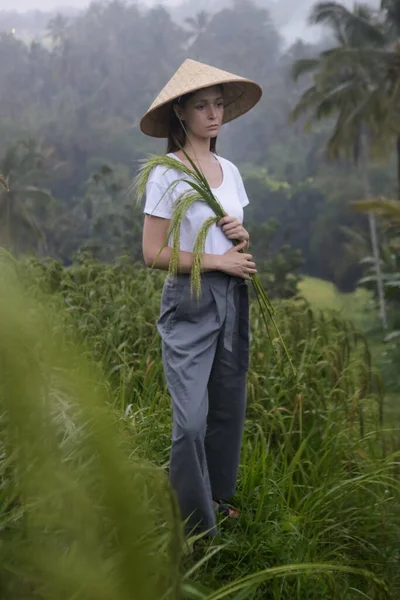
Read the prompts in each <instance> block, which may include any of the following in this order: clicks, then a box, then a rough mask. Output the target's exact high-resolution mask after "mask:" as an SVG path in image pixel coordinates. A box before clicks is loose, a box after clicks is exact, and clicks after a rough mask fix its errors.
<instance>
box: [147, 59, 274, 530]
mask: <svg viewBox="0 0 400 600" xmlns="http://www.w3.org/2000/svg"><path fill="white" fill-rule="evenodd" d="M261 94H262V92H261V88H260V87H259V86H258V85H257V84H255V83H254V82H251V81H249V80H246V79H243V78H241V77H238V76H236V75H232V74H231V73H226V72H224V71H221V70H219V69H215V68H214V67H210V66H208V65H204V64H202V63H198V62H195V61H192V60H186V61H185V62H184V63H183V65H182V66H181V67H180V68H179V69H178V71H177V72H176V74H175V75H174V77H173V78H172V79H171V80H170V81H169V82H168V84H167V85H166V86H165V88H164V89H163V90H162V92H161V93H160V95H159V96H158V98H157V99H156V100H155V102H154V103H153V105H152V106H151V107H150V109H149V110H148V112H147V113H146V114H145V116H144V117H143V119H142V120H141V129H142V131H143V132H144V133H146V134H147V135H151V136H153V137H166V138H168V149H167V152H168V155H169V156H172V157H174V158H176V159H178V161H181V162H183V163H187V164H188V166H190V164H189V162H188V161H187V159H186V157H185V154H184V153H183V152H182V150H181V147H183V148H184V150H185V152H186V153H187V154H188V155H189V156H190V158H191V159H192V160H193V161H194V162H195V164H196V165H197V166H198V167H199V168H200V169H201V170H202V172H203V173H204V175H205V177H206V178H207V180H208V182H209V184H210V187H211V188H212V190H213V193H214V195H215V196H216V197H217V198H218V200H219V202H220V203H221V204H222V206H223V207H224V210H225V212H226V213H227V215H229V216H226V217H224V218H223V219H221V220H220V222H219V223H218V226H213V227H212V228H211V230H210V232H209V234H208V236H207V239H206V245H205V253H204V257H203V263H202V271H203V273H202V282H201V296H200V299H199V300H198V299H197V298H196V297H194V296H193V295H192V294H191V291H190V275H189V273H190V270H191V267H192V264H193V254H192V250H193V243H194V240H195V238H196V234H197V232H198V230H199V228H200V227H201V225H202V224H203V223H204V221H205V220H206V219H208V218H209V217H210V216H213V212H212V210H211V209H210V208H209V207H208V206H207V205H206V204H205V203H204V202H201V201H197V202H195V203H194V204H192V206H191V207H190V208H189V209H188V211H187V213H186V216H185V219H184V221H183V223H182V226H181V232H180V248H181V251H180V257H179V263H180V266H179V273H178V276H177V277H176V278H171V277H169V276H168V277H167V278H166V281H165V284H164V288H163V295H162V301H161V314H160V318H159V320H158V330H159V332H160V335H161V338H162V349H163V364H164V371H165V376H166V380H167V385H168V389H169V392H170V395H171V397H172V403H173V434H172V450H171V459H170V479H171V485H172V487H173V488H174V490H175V491H176V493H177V496H178V500H179V504H180V507H181V511H182V515H183V517H184V518H185V520H186V523H187V530H188V531H193V530H197V531H205V532H207V533H208V534H210V535H214V534H215V533H216V511H220V512H223V514H225V515H227V516H234V517H237V516H238V513H237V511H235V510H234V509H233V508H232V507H231V506H229V505H227V504H226V500H227V499H229V498H231V497H232V496H233V494H234V491H235V487H236V479H237V472H238V465H239V458H240V448H241V439H242V432H243V424H244V417H245V408H246V374H247V369H248V355H249V348H248V346H249V314H248V312H249V308H248V289H247V281H246V280H249V279H250V278H251V275H252V274H253V273H255V272H256V266H255V264H254V262H253V260H252V257H251V255H250V254H247V253H240V252H239V251H240V250H242V249H244V248H245V247H246V246H247V244H248V242H249V235H248V233H247V231H246V229H245V228H244V227H243V225H242V221H243V207H245V206H246V205H247V204H248V199H247V195H246V192H245V189H244V186H243V181H242V178H241V177H240V174H239V171H238V169H237V168H236V167H235V166H234V165H233V164H232V163H231V162H229V161H228V160H226V159H224V158H221V157H219V156H217V155H216V153H215V152H216V138H217V135H218V133H219V130H220V128H221V125H222V124H223V123H224V122H227V121H230V120H232V119H234V118H236V117H238V116H239V115H241V114H243V113H244V112H247V111H248V110H249V109H250V108H252V106H254V105H255V104H256V103H257V102H258V100H259V99H260V97H261ZM184 177H185V176H184V175H183V173H182V172H180V171H178V170H175V169H170V170H166V169H165V167H161V166H158V167H155V168H154V169H153V171H152V173H151V175H150V179H149V181H148V185H147V190H146V204H145V209H144V212H145V221H144V230H143V255H144V259H145V262H146V264H147V265H148V266H154V267H156V268H159V269H165V270H168V266H169V261H170V258H171V248H170V247H169V246H167V247H165V248H164V249H163V250H162V252H161V253H160V248H161V247H162V245H163V243H164V240H165V239H166V236H167V232H168V228H169V225H170V219H171V217H172V210H173V203H174V200H175V199H176V198H177V197H178V196H179V195H180V194H181V193H182V192H184V191H185V190H187V189H188V188H189V186H188V184H187V183H185V182H184V181H181V182H180V183H179V184H178V186H177V187H169V186H170V184H171V183H172V182H173V181H176V180H177V179H182V178H184ZM233 240H238V241H239V242H240V243H239V244H238V245H237V246H234V245H233Z"/></svg>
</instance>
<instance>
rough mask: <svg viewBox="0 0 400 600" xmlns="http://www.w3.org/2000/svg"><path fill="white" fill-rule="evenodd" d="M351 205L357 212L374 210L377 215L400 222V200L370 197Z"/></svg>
mask: <svg viewBox="0 0 400 600" xmlns="http://www.w3.org/2000/svg"><path fill="white" fill-rule="evenodd" d="M351 205H352V207H353V208H354V210H355V211H357V212H362V213H367V212H373V213H375V214H376V215H379V216H382V217H387V218H389V219H391V220H392V221H394V222H395V223H400V202H399V201H397V200H389V199H388V198H370V199H368V200H358V201H356V202H352V203H351Z"/></svg>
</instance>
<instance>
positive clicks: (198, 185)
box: [133, 148, 296, 374]
mask: <svg viewBox="0 0 400 600" xmlns="http://www.w3.org/2000/svg"><path fill="white" fill-rule="evenodd" d="M181 150H182V152H183V154H184V155H185V157H186V159H187V160H188V162H189V164H190V166H191V169H190V168H189V167H187V166H186V165H185V164H184V163H183V162H181V161H179V160H177V159H175V158H171V157H170V156H166V155H153V156H151V157H150V158H149V159H148V161H147V162H145V163H144V165H143V166H142V167H141V168H140V171H139V174H138V175H137V177H136V179H135V180H134V183H133V189H134V190H136V192H137V195H138V201H139V200H140V199H141V198H142V197H143V195H144V193H145V191H146V185H147V182H148V179H149V177H150V174H151V172H152V170H153V168H154V167H156V166H159V165H161V166H165V167H166V168H167V169H175V170H177V171H181V172H183V173H184V174H185V175H187V176H188V177H189V179H186V178H184V179H178V180H175V181H174V182H172V184H170V185H171V186H172V185H173V184H175V183H176V184H177V183H179V182H181V181H183V182H184V183H186V184H187V185H189V186H190V187H191V188H192V189H193V190H194V191H195V192H197V194H198V197H197V198H196V199H197V200H200V199H201V200H202V201H204V202H206V204H207V205H208V206H209V207H210V208H211V209H212V210H213V212H214V213H215V215H216V220H215V221H214V222H215V223H216V222H218V221H219V220H220V219H222V218H223V217H225V216H227V215H226V212H225V211H224V209H223V207H222V206H221V204H220V203H219V202H218V200H217V198H216V197H215V196H214V194H213V192H212V190H211V187H210V185H209V183H208V181H207V178H206V177H205V175H204V173H203V172H202V171H201V170H200V169H199V168H198V167H197V165H196V164H195V163H194V161H193V160H192V159H191V157H190V156H189V155H188V153H187V152H186V151H185V150H184V149H183V148H181ZM165 193H166V192H165ZM165 193H164V195H165ZM186 193H187V192H186ZM186 193H185V195H186ZM164 195H163V197H164ZM191 204H192V203H190V204H189V205H191ZM182 206H183V204H182V203H180V202H179V197H178V199H177V200H176V201H175V202H174V208H173V217H172V221H173V222H174V227H173V232H174V240H173V249H172V256H171V261H170V268H169V270H170V272H172V273H176V272H177V270H178V265H179V249H178V243H179V239H178V238H179V231H180V225H181V223H182V221H183V219H184V216H185V214H186V211H183V209H182ZM176 210H178V214H177V215H176V217H175V211H176ZM210 227H211V225H209V228H210ZM209 228H208V229H209ZM170 235H171V228H170V230H169V232H168V235H167V239H166V240H165V242H164V245H163V247H162V248H161V250H160V252H161V251H162V249H163V248H165V246H166V245H167V244H168V241H169V236H170ZM199 235H200V236H201V239H199V240H198V239H197V238H198V236H199ZM203 235H204V230H203V229H202V228H201V229H200V231H199V232H198V236H197V238H196V240H195V243H194V263H193V266H194V265H196V266H195V272H194V273H192V286H191V287H192V293H197V296H199V295H200V291H201V277H199V275H198V272H196V270H197V271H198V265H199V263H200V264H201V261H202V255H203V252H204V243H205V240H204V243H203ZM233 243H234V244H235V245H237V244H239V241H234V242H233ZM200 249H203V251H202V252H201V253H200ZM158 256H159V255H157V257H158ZM171 263H172V264H171ZM153 265H154V263H153ZM193 266H192V270H193ZM251 281H252V284H253V288H254V291H255V294H256V297H257V300H258V303H259V305H260V309H261V314H262V318H263V321H264V325H265V327H266V330H267V334H268V337H269V339H270V341H271V344H272V350H273V354H274V357H275V360H276V361H277V363H278V359H277V355H276V351H275V348H274V345H273V343H272V337H271V332H270V330H269V324H268V319H267V315H268V317H269V319H270V320H271V321H272V324H273V326H274V328H275V330H276V333H277V335H278V338H279V341H280V343H281V345H282V347H283V349H284V352H285V355H286V357H287V359H288V361H289V364H290V366H291V369H292V371H293V373H294V374H295V373H296V370H295V368H294V365H293V362H292V359H291V357H290V354H289V351H288V349H287V347H286V344H285V342H284V340H283V337H282V335H281V332H280V330H279V328H278V325H277V323H276V321H275V319H274V312H275V311H274V308H273V306H272V303H271V301H270V300H269V298H268V296H267V294H266V293H265V291H264V289H263V287H262V285H261V282H260V280H259V278H258V276H257V275H256V274H253V275H252V276H251Z"/></svg>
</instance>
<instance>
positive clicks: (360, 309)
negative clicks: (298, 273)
mask: <svg viewBox="0 0 400 600" xmlns="http://www.w3.org/2000/svg"><path fill="white" fill-rule="evenodd" d="M299 291H300V294H301V295H302V296H303V297H304V298H305V299H306V300H307V302H309V303H310V306H311V308H312V309H313V310H335V311H338V312H339V313H340V314H341V315H342V316H343V318H345V319H349V320H351V321H352V322H353V323H354V324H355V325H356V327H357V328H358V329H360V330H361V331H363V332H367V331H368V330H370V329H374V328H376V327H378V326H379V321H378V317H377V313H376V307H375V305H374V301H373V297H372V294H371V292H369V291H368V290H365V289H362V288H358V289H357V290H356V291H354V292H352V293H348V294H344V293H341V292H339V290H338V289H337V287H336V286H335V285H334V284H333V283H331V282H330V281H325V280H324V279H318V278H316V277H303V278H302V280H301V281H300V283H299Z"/></svg>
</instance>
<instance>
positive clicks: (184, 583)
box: [0, 256, 400, 600]
mask: <svg viewBox="0 0 400 600" xmlns="http://www.w3.org/2000/svg"><path fill="white" fill-rule="evenodd" d="M2 262H3V267H2V271H1V273H2V283H3V284H5V283H7V285H2V286H1V294H0V295H1V311H0V314H1V319H2V332H3V333H2V337H1V361H0V365H1V380H2V382H4V383H3V385H2V393H1V395H0V399H1V403H2V404H1V410H2V423H3V444H4V456H5V458H6V460H5V461H3V463H2V468H3V475H2V482H3V483H2V494H3V498H4V499H6V498H7V502H5V503H3V505H2V513H1V514H2V517H1V519H2V522H3V533H2V547H1V548H2V552H1V560H2V576H1V579H0V585H1V592H2V594H1V595H2V598H5V599H8V598H10V599H11V598H12V599H13V600H19V599H21V600H22V598H27V597H28V598H31V597H32V598H40V599H42V598H43V599H44V598H46V599H47V598H54V597H57V598H60V599H62V598H70V597H71V594H72V593H74V597H76V598H82V599H85V600H87V599H89V598H93V599H97V598H107V599H108V598H110V599H111V598H120V597H121V598H128V597H137V594H138V590H139V591H140V590H143V591H142V592H140V595H139V596H140V598H154V600H156V598H157V599H158V598H160V597H165V598H174V599H175V598H181V597H186V598H210V599H211V598H235V599H238V598H252V599H258V598H260V599H261V598H263V599H264V598H271V599H274V600H275V599H276V600H278V599H285V598H287V599H289V598H290V599H291V598H293V597H298V598H310V599H311V598H315V600H317V599H318V600H320V599H321V598H326V599H327V600H328V599H329V600H330V599H331V598H332V597H339V598H343V599H353V598H358V597H360V596H361V597H362V594H364V595H367V596H368V597H370V598H374V599H378V598H384V597H393V598H395V597H397V594H398V592H399V591H400V579H399V575H398V569H397V563H398V560H399V549H398V535H399V522H398V514H399V502H400V484H399V481H398V478H397V476H396V470H397V468H398V457H397V453H396V452H395V450H396V448H398V440H399V437H398V433H397V432H393V431H392V432H388V431H386V430H384V429H383V425H382V424H383V419H384V413H383V411H384V404H383V397H382V387H381V380H380V377H379V374H378V373H377V372H375V370H374V369H373V368H372V367H371V362H370V361H371V357H370V353H369V350H368V345H367V343H366V341H365V339H364V338H363V337H362V336H361V335H359V334H357V333H356V332H355V331H354V329H353V327H352V326H351V325H350V324H349V323H348V322H346V321H344V320H343V319H341V318H340V317H338V316H334V315H331V316H327V315H324V314H321V315H318V314H317V313H314V312H312V311H311V309H310V308H309V307H308V305H307V304H305V303H304V301H286V302H284V303H281V304H279V305H278V306H277V319H278V324H279V327H280V329H281V331H282V333H283V335H284V337H285V341H286V343H287V345H288V348H289V351H290V352H291V355H292V357H293V360H294V364H295V367H296V369H297V374H296V375H294V374H293V372H292V370H291V368H290V365H289V364H288V363H285V361H283V365H284V369H283V372H282V369H281V370H278V369H277V366H276V365H275V363H274V361H273V360H272V350H271V345H270V343H269V341H268V339H267V338H266V337H265V335H264V334H263V327H262V325H261V323H262V321H261V315H260V313H259V310H258V308H257V306H256V305H253V306H252V335H253V341H252V354H251V370H250V373H249V386H248V391H249V407H248V419H247V423H246V431H245V438H244V445H243V454H242V460H241V468H240V477H239V487H238V492H237V496H236V498H235V502H236V504H237V505H238V506H239V508H240V509H241V512H242V518H241V520H240V522H239V523H237V524H235V525H231V524H229V523H221V527H220V533H219V535H218V536H217V537H216V538H215V539H214V540H212V541H207V540H206V539H204V540H201V541H200V546H199V552H200V554H198V555H195V556H194V557H193V558H192V557H191V558H187V559H185V560H184V561H183V562H182V559H181V550H180V548H181V542H180V539H181V536H180V529H179V527H178V521H177V518H176V514H175V513H174V509H173V506H174V505H173V504H172V505H171V499H170V494H169V492H168V489H167V487H166V475H163V469H164V468H165V467H166V465H167V462H168V453H169V447H170V426H171V414H170V400H169V397H168V393H167V390H166V389H165V384H164V380H163V375H162V365H161V356H160V345H159V340H158V335H157V331H156V325H155V321H156V317H157V314H158V303H159V298H160V291H161V282H162V279H163V275H162V274H161V273H156V272H150V271H146V270H143V269H138V268H136V267H134V266H132V264H131V263H130V261H129V260H121V261H120V262H119V263H118V264H115V265H113V266H107V265H104V264H102V263H100V262H97V261H93V260H92V259H90V258H89V257H87V256H81V258H80V259H79V260H78V261H77V262H76V263H74V264H73V265H72V266H71V267H69V268H63V267H62V265H61V264H59V263H57V262H54V261H51V262H48V263H46V264H45V263H43V262H42V263H40V262H38V261H36V260H35V261H32V260H31V261H29V262H28V263H25V264H23V263H16V264H15V266H12V264H10V262H9V260H6V259H3V261H2ZM15 269H16V271H15ZM15 273H16V274H15ZM16 279H17V280H18V281H20V282H21V284H22V285H23V286H24V291H23V290H22V289H21V288H19V287H17V288H16V287H15V285H16V283H15V280H16ZM16 294H17V295H16ZM77 345H78V346H79V347H80V348H81V350H78V349H77ZM101 372H103V373H104V376H102V375H101ZM387 428H388V427H387V426H386V427H385V429H387ZM396 440H397V442H396ZM394 443H396V444H397V445H396V446H393V444H394ZM50 450H51V451H50ZM143 460H145V463H143V462H142V461H143ZM146 465H147V466H146ZM151 465H153V466H151ZM127 479H128V481H127ZM60 490H62V493H59V492H60ZM118 490H120V491H118ZM71 507H73V510H72V509H71ZM171 511H172V512H171ZM50 516H51V519H50ZM49 519H50V520H49ZM177 527H178V528H177ZM119 531H120V532H121V534H119V533H118V532H119ZM71 540H74V542H73V544H72V545H71ZM131 540H132V543H131ZM135 540H137V541H138V542H137V543H136V542H135ZM139 540H140V543H139ZM137 553H141V554H140V556H139V555H138V554H137ZM204 556H205V559H206V560H204V558H203V557H204ZM135 567H137V568H135ZM97 571H98V576H97ZM151 572H154V573H157V574H159V578H155V579H154V578H153V577H150V575H148V574H149V573H151ZM257 573H259V575H255V574H257ZM251 575H254V576H253V577H250V576H251ZM242 578H245V580H244V582H243V583H242V584H241V583H240V581H241V579H242ZM150 581H151V584H150ZM233 581H235V582H236V583H235V585H233ZM160 585H161V586H162V592H161V593H160V588H159V586H160ZM242 585H243V588H241V586H242ZM224 586H226V588H225V587H224ZM235 586H236V587H235ZM182 589H184V590H185V591H184V592H183V591H182ZM218 589H219V590H221V591H220V592H219V594H217V592H216V590H218ZM224 589H225V592H224V591H223V590H224ZM130 590H135V591H134V592H131V591H130ZM179 590H181V591H179ZM385 590H386V591H385ZM228 592H229V593H228ZM182 594H183V595H182ZM213 594H214V595H213Z"/></svg>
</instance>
